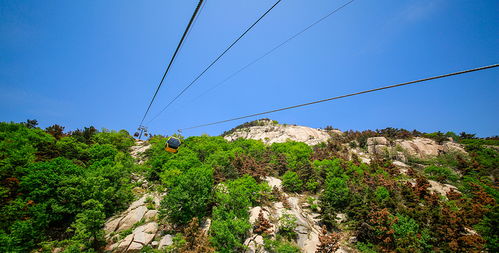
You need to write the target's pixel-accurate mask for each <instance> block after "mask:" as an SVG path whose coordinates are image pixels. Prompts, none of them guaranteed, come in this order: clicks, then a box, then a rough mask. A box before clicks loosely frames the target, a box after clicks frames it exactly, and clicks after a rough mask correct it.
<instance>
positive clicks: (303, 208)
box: [244, 177, 321, 253]
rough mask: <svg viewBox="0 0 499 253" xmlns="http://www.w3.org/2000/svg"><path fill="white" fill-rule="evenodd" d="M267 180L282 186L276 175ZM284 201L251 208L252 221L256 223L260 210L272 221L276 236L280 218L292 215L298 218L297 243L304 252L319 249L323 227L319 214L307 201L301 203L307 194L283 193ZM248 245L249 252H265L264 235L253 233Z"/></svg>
mask: <svg viewBox="0 0 499 253" xmlns="http://www.w3.org/2000/svg"><path fill="white" fill-rule="evenodd" d="M265 180H266V181H267V182H268V183H269V185H272V186H275V187H276V188H277V189H280V188H282V186H281V180H279V179H277V178H274V177H266V178H265ZM282 196H283V201H286V202H287V203H286V207H285V204H284V203H283V202H282V201H279V202H274V203H273V204H272V205H271V206H265V207H261V206H257V207H253V208H251V209H250V222H251V223H252V224H256V222H257V218H258V215H259V213H260V211H262V213H263V217H264V218H265V219H268V220H270V221H271V224H272V229H270V232H269V234H270V235H271V236H275V234H276V233H277V232H278V231H279V226H280V224H279V220H280V219H281V217H283V215H285V214H286V215H291V216H292V217H295V218H296V229H295V232H296V233H297V235H298V236H297V239H296V241H295V243H296V244H297V245H298V247H300V249H301V250H302V252H305V253H308V252H310V253H311V252H315V251H316V250H317V245H318V244H319V234H320V231H321V227H320V226H319V218H318V217H319V214H318V213H314V212H313V211H312V210H311V209H309V208H308V205H307V204H306V203H301V199H303V198H304V197H305V196H303V195H296V196H289V195H288V194H286V193H282ZM244 244H245V245H246V246H248V250H247V251H246V252H247V253H254V252H265V250H263V245H264V243H263V237H262V236H261V235H258V234H253V233H251V234H250V236H249V237H248V238H247V239H246V241H245V243H244Z"/></svg>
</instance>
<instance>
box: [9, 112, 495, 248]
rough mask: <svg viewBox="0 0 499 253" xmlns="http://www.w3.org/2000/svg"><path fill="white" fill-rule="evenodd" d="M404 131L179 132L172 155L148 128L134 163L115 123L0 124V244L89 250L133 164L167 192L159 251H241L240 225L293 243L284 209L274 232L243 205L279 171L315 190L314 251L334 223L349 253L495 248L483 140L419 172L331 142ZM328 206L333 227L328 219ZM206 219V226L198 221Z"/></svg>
mask: <svg viewBox="0 0 499 253" xmlns="http://www.w3.org/2000/svg"><path fill="white" fill-rule="evenodd" d="M407 132H408V131H407ZM416 134H418V133H416V132H409V133H408V134H407V133H406V131H402V130H396V129H395V130H393V129H390V130H381V131H373V133H371V132H347V133H346V134H345V135H344V136H343V137H341V138H342V139H337V138H333V139H332V140H331V141H330V142H329V143H323V144H319V145H317V146H315V147H310V146H308V145H306V144H304V143H299V142H293V141H288V142H285V143H274V144H271V145H268V146H266V145H264V144H263V143H262V142H261V141H256V140H245V139H238V140H235V141H233V142H228V141H226V140H225V139H224V138H223V137H219V136H218V137H210V136H195V137H189V138H186V139H185V140H183V142H184V144H183V146H182V147H181V148H180V149H179V152H178V153H176V154H172V153H167V152H165V151H164V150H163V145H164V142H165V141H166V138H165V137H162V136H154V137H152V138H151V139H150V140H149V143H151V144H152V146H151V148H150V149H149V150H147V151H146V155H147V157H148V160H147V162H146V164H145V165H143V166H140V167H137V166H136V165H134V163H133V160H132V158H131V157H130V155H129V154H128V151H129V148H130V146H132V145H133V143H134V141H133V138H131V137H130V136H129V134H128V133H127V132H126V131H124V130H122V131H119V132H114V131H108V130H103V131H97V130H96V129H95V128H93V127H89V128H84V129H83V130H76V131H72V132H68V133H65V132H64V128H63V127H61V126H57V125H54V126H52V127H49V128H47V129H45V130H43V129H40V128H37V127H36V122H33V121H28V122H26V123H21V124H17V123H0V164H1V166H0V168H1V171H0V176H1V178H0V180H1V185H0V193H1V197H2V201H1V203H0V209H1V210H0V211H1V212H2V216H1V219H0V251H1V252H29V251H32V250H37V249H41V250H50V249H52V248H54V247H61V248H63V249H64V250H65V252H82V251H86V252H93V251H100V250H101V249H102V246H103V232H102V230H101V229H102V226H103V223H104V221H105V220H106V218H107V217H110V216H111V215H113V214H114V213H116V212H118V211H120V210H123V209H124V208H126V207H127V205H128V203H130V201H131V200H132V199H133V195H132V191H131V188H132V187H133V184H132V183H131V182H130V178H131V173H132V172H136V173H143V175H144V176H145V178H146V179H147V180H148V181H149V182H151V184H153V185H154V187H156V188H157V190H159V191H164V192H166V195H165V196H164V198H163V200H162V202H161V210H160V214H161V222H163V224H169V229H171V231H169V232H171V233H173V234H176V236H175V237H174V244H173V245H171V246H170V247H168V250H169V252H186V251H188V252H213V251H216V252H241V251H243V250H244V249H245V246H244V245H243V243H244V240H245V239H246V238H247V237H248V235H249V233H250V232H251V231H255V233H259V234H261V235H262V236H263V237H264V241H265V248H266V250H268V251H269V252H299V249H298V248H297V245H296V244H295V242H294V238H295V237H296V232H295V231H294V228H296V218H294V217H293V216H292V215H283V216H282V217H281V220H280V221H279V224H280V225H279V228H278V233H277V234H276V235H275V236H270V235H269V234H268V233H267V232H265V231H267V230H268V227H269V224H268V221H266V220H265V218H263V215H262V216H261V217H259V221H258V224H259V225H258V226H256V227H254V226H253V225H252V224H251V223H250V222H249V212H248V210H249V208H250V207H254V206H265V205H269V204H270V203H272V202H275V201H281V200H282V192H280V191H279V190H278V189H276V188H271V187H269V185H268V184H267V183H266V181H265V180H263V179H264V178H265V177H266V176H273V177H278V178H280V179H282V182H283V189H284V191H286V192H288V194H295V193H303V194H307V195H314V196H316V197H317V198H318V202H317V200H315V199H314V198H311V200H310V203H311V209H313V210H315V211H317V212H320V218H321V225H324V229H323V231H322V234H321V236H320V247H319V248H320V249H322V250H324V252H327V250H328V249H335V248H337V247H338V242H339V240H340V236H339V234H340V233H342V232H348V233H349V234H353V235H356V237H357V240H358V242H356V243H355V245H352V246H353V247H356V248H357V249H358V250H360V251H362V252H373V251H376V252H393V251H396V252H431V251H434V252H480V251H483V250H487V251H489V252H497V251H499V242H498V231H497V229H498V227H499V226H498V224H497V221H498V216H499V209H498V206H497V201H498V198H499V191H498V189H497V186H496V181H495V178H496V177H490V176H491V175H496V174H497V169H498V167H499V166H498V164H499V161H498V159H499V154H498V150H497V147H495V146H494V145H495V144H494V140H495V139H488V140H484V139H477V138H476V137H475V136H472V135H469V134H464V135H463V134H461V135H460V136H457V135H456V136H452V138H454V139H455V140H458V141H460V142H462V143H464V144H465V147H466V150H467V151H468V152H469V156H466V157H462V156H457V155H454V154H447V155H445V156H440V157H437V158H435V159H432V160H427V161H422V162H424V166H425V168H421V169H409V170H408V172H407V174H401V173H400V171H399V170H398V169H397V168H395V167H394V166H393V165H392V162H391V161H390V160H386V159H384V158H382V157H379V158H378V159H375V160H374V161H373V162H371V164H364V163H361V162H360V161H358V159H356V158H355V157H354V158H353V159H352V160H347V157H345V156H344V153H343V152H341V150H343V149H344V144H348V143H351V142H356V143H363V139H367V138H366V137H367V136H379V135H382V136H387V137H390V138H401V136H406V135H407V136H406V137H404V138H411V136H415V135H416ZM419 134H420V135H419ZM419 134H418V135H419V136H423V135H425V134H422V133H419ZM448 135H449V136H450V135H452V134H448ZM426 136H428V135H426ZM436 136H437V137H432V138H440V137H438V136H440V135H439V134H436ZM444 136H446V138H448V137H447V135H444ZM428 137H429V136H428ZM361 145H362V144H361ZM428 180H435V181H439V182H442V183H450V184H452V185H455V186H456V187H457V189H458V191H459V192H458V191H451V192H450V193H448V194H447V196H440V195H438V194H437V193H434V192H433V191H432V190H431V189H430V182H429V181H428ZM284 202H285V201H284ZM283 204H284V206H285V207H286V203H283ZM340 213H341V214H345V215H346V217H347V221H346V222H344V223H340V222H338V221H337V215H338V214H340ZM208 217H209V218H210V219H211V226H210V229H209V231H208V234H207V235H206V234H204V233H203V232H202V231H201V228H200V225H202V224H203V223H204V221H205V220H206V218H208ZM144 251H146V252H154V251H156V250H154V249H151V248H147V249H144Z"/></svg>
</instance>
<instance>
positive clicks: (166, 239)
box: [158, 235, 173, 249]
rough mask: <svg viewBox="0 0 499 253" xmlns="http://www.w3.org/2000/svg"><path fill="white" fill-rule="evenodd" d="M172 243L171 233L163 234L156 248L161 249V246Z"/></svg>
mask: <svg viewBox="0 0 499 253" xmlns="http://www.w3.org/2000/svg"><path fill="white" fill-rule="evenodd" d="M172 244H173V236H172V235H165V236H163V238H161V240H160V241H159V244H158V249H163V248H165V247H167V246H170V245H172Z"/></svg>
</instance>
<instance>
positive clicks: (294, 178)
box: [282, 171, 303, 192]
mask: <svg viewBox="0 0 499 253" xmlns="http://www.w3.org/2000/svg"><path fill="white" fill-rule="evenodd" d="M282 186H283V187H284V189H285V190H286V191H289V192H301V191H302V187H303V181H301V179H300V177H299V176H298V174H296V172H293V171H287V172H286V173H284V175H283V176H282Z"/></svg>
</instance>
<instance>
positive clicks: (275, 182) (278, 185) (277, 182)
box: [265, 177, 282, 191]
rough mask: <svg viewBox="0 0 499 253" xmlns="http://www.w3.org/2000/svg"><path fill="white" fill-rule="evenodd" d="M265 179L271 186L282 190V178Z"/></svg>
mask: <svg viewBox="0 0 499 253" xmlns="http://www.w3.org/2000/svg"><path fill="white" fill-rule="evenodd" d="M265 181H267V183H268V184H269V186H270V188H274V187H276V188H277V189H278V190H280V191H282V180H281V179H279V178H275V177H265Z"/></svg>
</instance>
